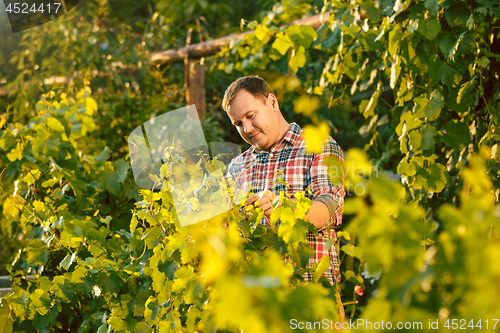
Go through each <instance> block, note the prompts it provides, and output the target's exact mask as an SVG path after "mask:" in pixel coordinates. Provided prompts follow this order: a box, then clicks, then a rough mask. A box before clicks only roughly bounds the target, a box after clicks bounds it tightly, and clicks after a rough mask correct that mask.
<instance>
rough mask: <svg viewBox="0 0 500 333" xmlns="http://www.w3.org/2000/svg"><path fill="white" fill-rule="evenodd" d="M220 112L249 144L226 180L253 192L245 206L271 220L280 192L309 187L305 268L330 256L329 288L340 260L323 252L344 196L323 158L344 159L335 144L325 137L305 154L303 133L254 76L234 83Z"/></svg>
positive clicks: (308, 275)
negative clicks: (279, 175) (311, 228)
mask: <svg viewBox="0 0 500 333" xmlns="http://www.w3.org/2000/svg"><path fill="white" fill-rule="evenodd" d="M222 107H223V109H224V110H225V111H226V112H227V115H228V116H229V118H230V120H231V122H232V123H233V125H234V126H236V128H237V129H238V132H239V133H240V135H241V137H242V138H243V140H245V141H246V142H248V143H249V144H250V145H252V147H250V148H249V149H248V150H247V151H245V152H244V153H243V154H241V155H240V156H238V157H236V158H235V159H234V160H233V161H232V162H231V164H230V165H229V167H228V175H230V176H232V177H233V178H238V179H237V182H238V183H239V185H240V186H241V187H242V188H244V189H245V190H249V191H252V193H255V194H254V195H253V196H252V197H251V198H250V199H248V200H247V201H246V202H245V205H251V204H252V205H256V204H258V207H260V208H262V209H263V210H264V211H265V215H266V217H269V216H270V215H271V213H272V211H273V198H275V197H276V196H277V193H278V192H280V191H285V192H286V193H288V194H289V195H291V196H292V198H293V194H294V193H295V192H298V191H305V190H306V189H307V188H310V189H311V191H312V193H313V194H312V195H311V196H310V199H311V200H312V206H311V208H310V211H309V212H308V214H307V215H306V216H305V218H306V219H308V220H309V221H310V222H311V223H313V224H314V225H315V226H316V228H317V229H318V230H319V232H318V236H316V235H314V234H313V233H311V232H308V235H307V239H308V241H309V244H310V245H311V247H312V248H313V249H314V250H315V253H316V254H315V256H314V257H311V258H310V259H309V263H308V265H307V267H308V268H311V267H313V266H314V265H315V264H316V263H318V262H319V261H320V260H321V258H322V257H323V256H325V255H329V256H330V258H331V267H330V268H329V269H328V270H327V271H326V272H325V274H324V275H325V276H326V277H327V278H328V279H329V281H330V283H331V284H332V285H333V283H334V280H335V279H336V278H338V276H339V275H338V255H337V253H336V248H335V246H331V247H330V249H329V250H327V249H326V242H327V241H328V239H330V238H332V237H333V238H335V237H336V235H335V231H334V230H333V227H335V226H338V225H340V224H341V223H342V217H341V207H342V204H343V201H344V196H345V192H344V189H343V185H342V184H337V185H335V186H334V185H333V184H332V183H331V181H330V180H329V178H328V174H327V167H326V165H325V164H324V160H325V158H326V157H327V156H334V157H336V158H337V159H339V160H342V159H343V153H342V150H341V149H340V147H339V145H338V144H337V143H336V142H335V141H334V140H333V139H332V138H330V137H329V138H328V141H327V142H326V143H325V144H324V145H323V147H324V148H323V151H322V153H321V154H313V153H307V152H306V146H305V141H304V139H303V137H302V130H301V128H300V127H299V126H298V125H297V124H295V123H292V124H289V123H288V122H287V121H286V120H285V118H284V117H283V115H282V114H281V111H280V109H279V104H278V100H277V99H276V96H275V95H274V93H273V91H272V89H271V88H270V86H269V85H268V84H267V83H266V82H265V81H264V80H263V79H261V78H259V77H256V76H246V77H241V78H239V79H238V80H236V81H235V82H233V83H232V84H231V85H230V86H229V87H228V88H227V90H226V92H225V94H224V99H223V102H222ZM278 170H281V171H282V172H283V180H284V181H285V182H286V183H288V185H289V186H290V187H289V188H287V187H286V186H284V185H283V184H281V183H279V182H277V181H276V172H277V171H278ZM312 277H313V274H312V273H306V274H305V275H304V279H305V280H306V281H311V280H312Z"/></svg>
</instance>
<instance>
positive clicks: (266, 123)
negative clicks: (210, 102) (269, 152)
mask: <svg viewBox="0 0 500 333" xmlns="http://www.w3.org/2000/svg"><path fill="white" fill-rule="evenodd" d="M279 112H280V111H279V108H278V101H277V99H276V97H275V96H274V95H273V94H269V95H268V96H267V98H265V101H264V100H263V98H255V97H254V96H253V95H252V94H250V93H249V92H248V91H246V90H245V89H241V90H240V91H239V92H238V93H237V94H236V97H235V98H234V100H233V102H232V103H231V105H230V107H229V111H228V112H227V114H228V116H229V119H231V122H232V123H233V125H234V126H236V128H237V129H238V132H239V133H240V135H241V137H242V138H243V140H245V141H246V142H248V143H249V144H251V145H252V146H254V147H256V148H259V149H262V150H266V149H269V148H271V147H272V146H273V145H274V144H275V143H276V141H277V140H278V136H279V129H278V119H279V118H278V115H279Z"/></svg>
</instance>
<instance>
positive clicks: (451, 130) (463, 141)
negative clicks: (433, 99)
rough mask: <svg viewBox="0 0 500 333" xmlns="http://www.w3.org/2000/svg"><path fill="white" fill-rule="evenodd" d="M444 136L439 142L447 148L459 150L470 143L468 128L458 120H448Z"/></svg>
mask: <svg viewBox="0 0 500 333" xmlns="http://www.w3.org/2000/svg"><path fill="white" fill-rule="evenodd" d="M445 128H446V134H445V135H443V137H442V138H441V140H442V141H443V142H444V143H445V144H446V145H447V146H449V147H451V148H453V149H455V150H460V149H463V148H464V147H466V146H468V145H469V143H471V142H472V141H471V138H470V133H469V128H468V127H467V125H466V124H464V123H462V122H460V121H458V120H450V121H448V123H446V127H445Z"/></svg>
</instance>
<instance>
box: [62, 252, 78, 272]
mask: <svg viewBox="0 0 500 333" xmlns="http://www.w3.org/2000/svg"><path fill="white" fill-rule="evenodd" d="M75 256H76V252H73V253H72V254H71V255H69V254H68V255H66V257H64V259H63V260H62V261H61V262H60V263H59V267H62V268H64V269H65V270H69V268H70V266H71V264H72V263H73V261H74V260H75Z"/></svg>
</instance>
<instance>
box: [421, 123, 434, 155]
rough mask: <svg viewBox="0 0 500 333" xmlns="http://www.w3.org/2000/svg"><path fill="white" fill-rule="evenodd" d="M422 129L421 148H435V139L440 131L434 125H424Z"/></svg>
mask: <svg viewBox="0 0 500 333" xmlns="http://www.w3.org/2000/svg"><path fill="white" fill-rule="evenodd" d="M421 131H422V145H421V146H420V148H421V149H422V150H433V149H434V148H435V146H436V140H435V139H434V137H435V136H437V135H438V132H437V131H436V129H434V127H431V126H424V127H422V129H421Z"/></svg>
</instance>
